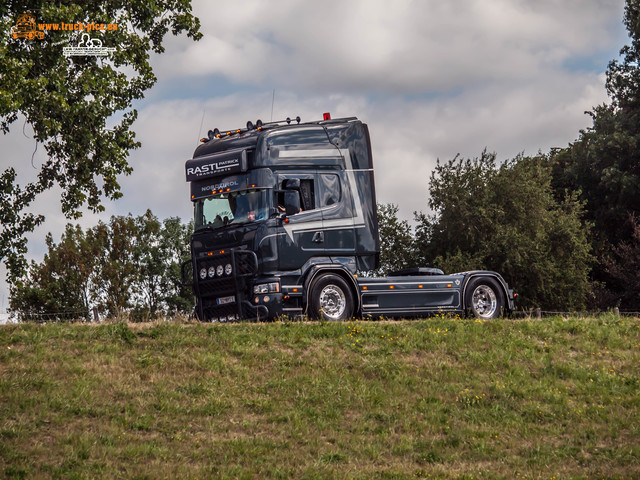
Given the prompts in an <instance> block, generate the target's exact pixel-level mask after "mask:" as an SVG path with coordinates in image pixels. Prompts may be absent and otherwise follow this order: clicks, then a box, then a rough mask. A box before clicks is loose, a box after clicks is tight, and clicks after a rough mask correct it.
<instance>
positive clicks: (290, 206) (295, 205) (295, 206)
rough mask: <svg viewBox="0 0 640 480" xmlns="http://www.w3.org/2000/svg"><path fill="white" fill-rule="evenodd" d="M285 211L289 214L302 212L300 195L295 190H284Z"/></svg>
mask: <svg viewBox="0 0 640 480" xmlns="http://www.w3.org/2000/svg"><path fill="white" fill-rule="evenodd" d="M284 213H285V214H286V215H287V216H288V215H295V214H296V213H300V195H299V194H298V192H296V191H295V190H285V192H284Z"/></svg>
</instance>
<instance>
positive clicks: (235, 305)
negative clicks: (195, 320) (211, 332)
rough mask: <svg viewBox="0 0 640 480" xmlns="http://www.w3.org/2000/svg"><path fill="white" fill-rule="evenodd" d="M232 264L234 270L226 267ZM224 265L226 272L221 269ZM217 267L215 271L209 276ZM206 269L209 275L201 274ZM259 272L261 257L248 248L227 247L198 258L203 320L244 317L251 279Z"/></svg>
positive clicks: (199, 295) (199, 294)
mask: <svg viewBox="0 0 640 480" xmlns="http://www.w3.org/2000/svg"><path fill="white" fill-rule="evenodd" d="M227 265H231V274H227V273H226V272H225V271H224V270H225V267H226V266H227ZM220 266H222V270H223V271H222V275H220V276H219V275H218V274H217V271H218V270H219V267H220ZM212 267H213V270H214V272H216V273H215V275H214V276H213V277H210V276H209V269H210V268H212ZM202 269H205V270H206V272H207V276H206V278H204V279H202V278H201V277H200V271H201V270H202ZM257 273H258V259H257V257H256V254H255V253H254V252H251V251H248V250H226V251H225V252H224V253H216V254H213V255H209V254H208V255H207V256H204V257H200V258H198V259H197V268H196V275H197V282H198V283H197V288H198V297H199V307H200V317H201V320H205V321H211V320H216V319H217V320H222V321H224V320H229V319H234V318H242V317H243V314H242V302H243V301H244V300H245V297H246V292H247V291H248V287H249V283H250V280H251V279H252V278H253V277H255V276H256V275H257Z"/></svg>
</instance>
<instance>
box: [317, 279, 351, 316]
mask: <svg viewBox="0 0 640 480" xmlns="http://www.w3.org/2000/svg"><path fill="white" fill-rule="evenodd" d="M309 315H310V316H311V317H312V318H319V319H322V320H328V321H333V322H339V321H345V320H349V319H350V318H351V317H352V316H353V294H352V293H351V289H350V288H349V285H347V282H345V280H344V279H343V278H342V277H340V276H338V275H333V274H327V275H322V276H321V277H320V278H318V279H317V280H315V281H314V282H313V286H312V287H311V294H310V297H309Z"/></svg>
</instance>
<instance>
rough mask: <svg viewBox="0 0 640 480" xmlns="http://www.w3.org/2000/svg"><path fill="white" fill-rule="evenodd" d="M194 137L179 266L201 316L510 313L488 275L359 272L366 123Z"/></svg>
mask: <svg viewBox="0 0 640 480" xmlns="http://www.w3.org/2000/svg"><path fill="white" fill-rule="evenodd" d="M201 142H202V144H201V145H199V146H198V148H196V150H195V152H194V154H193V158H192V159H190V160H187V162H186V166H185V168H186V176H187V181H188V182H190V186H191V201H192V202H193V204H194V212H195V230H194V233H193V236H192V237H191V261H190V262H186V264H185V265H183V281H184V282H185V283H191V284H192V285H193V292H194V295H195V297H196V315H197V317H198V318H199V319H200V320H202V321H231V320H237V319H257V320H266V319H273V318H277V317H280V316H283V315H286V316H297V315H308V316H310V317H313V318H318V317H319V318H324V319H327V320H345V319H350V318H352V317H353V316H365V317H366V316H368V315H372V316H376V317H378V316H390V317H399V316H402V317H408V316H416V315H427V314H430V313H434V312H458V313H470V314H473V315H476V316H478V317H481V318H493V317H496V316H499V315H502V314H503V313H507V312H510V311H512V310H513V308H514V306H513V298H514V294H513V291H512V290H510V289H509V286H508V285H507V283H506V282H505V281H504V279H503V278H502V277H501V276H500V275H499V274H497V273H495V272H489V271H473V272H464V273H456V274H452V275H444V274H443V272H442V271H440V270H437V269H433V268H424V267H418V268H411V269H407V270H403V271H400V272H395V273H392V274H391V275H389V276H388V277H384V278H379V277H378V278H375V277H374V278H372V277H368V276H360V275H359V273H360V272H369V271H372V270H375V269H376V268H377V267H378V259H379V253H380V242H379V239H378V222H377V216H376V194H375V183H374V172H373V159H372V155H371V143H370V139H369V130H368V128H367V125H366V124H364V123H362V122H361V121H360V120H358V119H357V118H355V117H352V118H340V119H331V118H330V115H329V114H324V120H322V121H314V122H307V123H300V119H299V118H297V119H296V120H294V121H293V122H292V121H291V120H290V119H287V120H285V121H282V122H270V123H266V124H263V123H262V122H260V121H259V120H258V121H257V122H256V124H255V125H254V124H253V123H251V122H247V126H246V128H241V129H235V130H228V131H227V130H225V131H219V130H218V129H215V130H212V131H209V133H208V137H207V138H204V139H202V140H201ZM189 263H190V264H191V265H192V267H193V273H192V279H187V278H185V277H188V276H189V274H188V271H189V269H186V268H185V267H186V266H188V264H189Z"/></svg>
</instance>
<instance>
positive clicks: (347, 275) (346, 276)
mask: <svg viewBox="0 0 640 480" xmlns="http://www.w3.org/2000/svg"><path fill="white" fill-rule="evenodd" d="M326 274H333V275H338V276H339V277H341V278H342V279H343V280H344V281H345V282H346V283H347V285H348V286H349V288H350V289H351V294H352V295H353V301H354V305H353V313H354V315H355V314H357V313H359V312H360V295H359V294H358V282H357V281H356V279H355V278H354V276H353V274H352V273H351V272H349V271H348V270H347V269H346V268H341V267H338V266H336V265H314V266H313V267H312V268H311V269H310V270H309V272H308V273H307V275H306V278H305V281H304V290H303V291H304V293H303V296H302V302H303V304H304V310H303V311H304V313H305V314H307V313H308V309H309V295H310V292H311V287H312V286H313V284H314V282H315V281H316V279H318V278H320V277H321V276H323V275H326Z"/></svg>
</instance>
